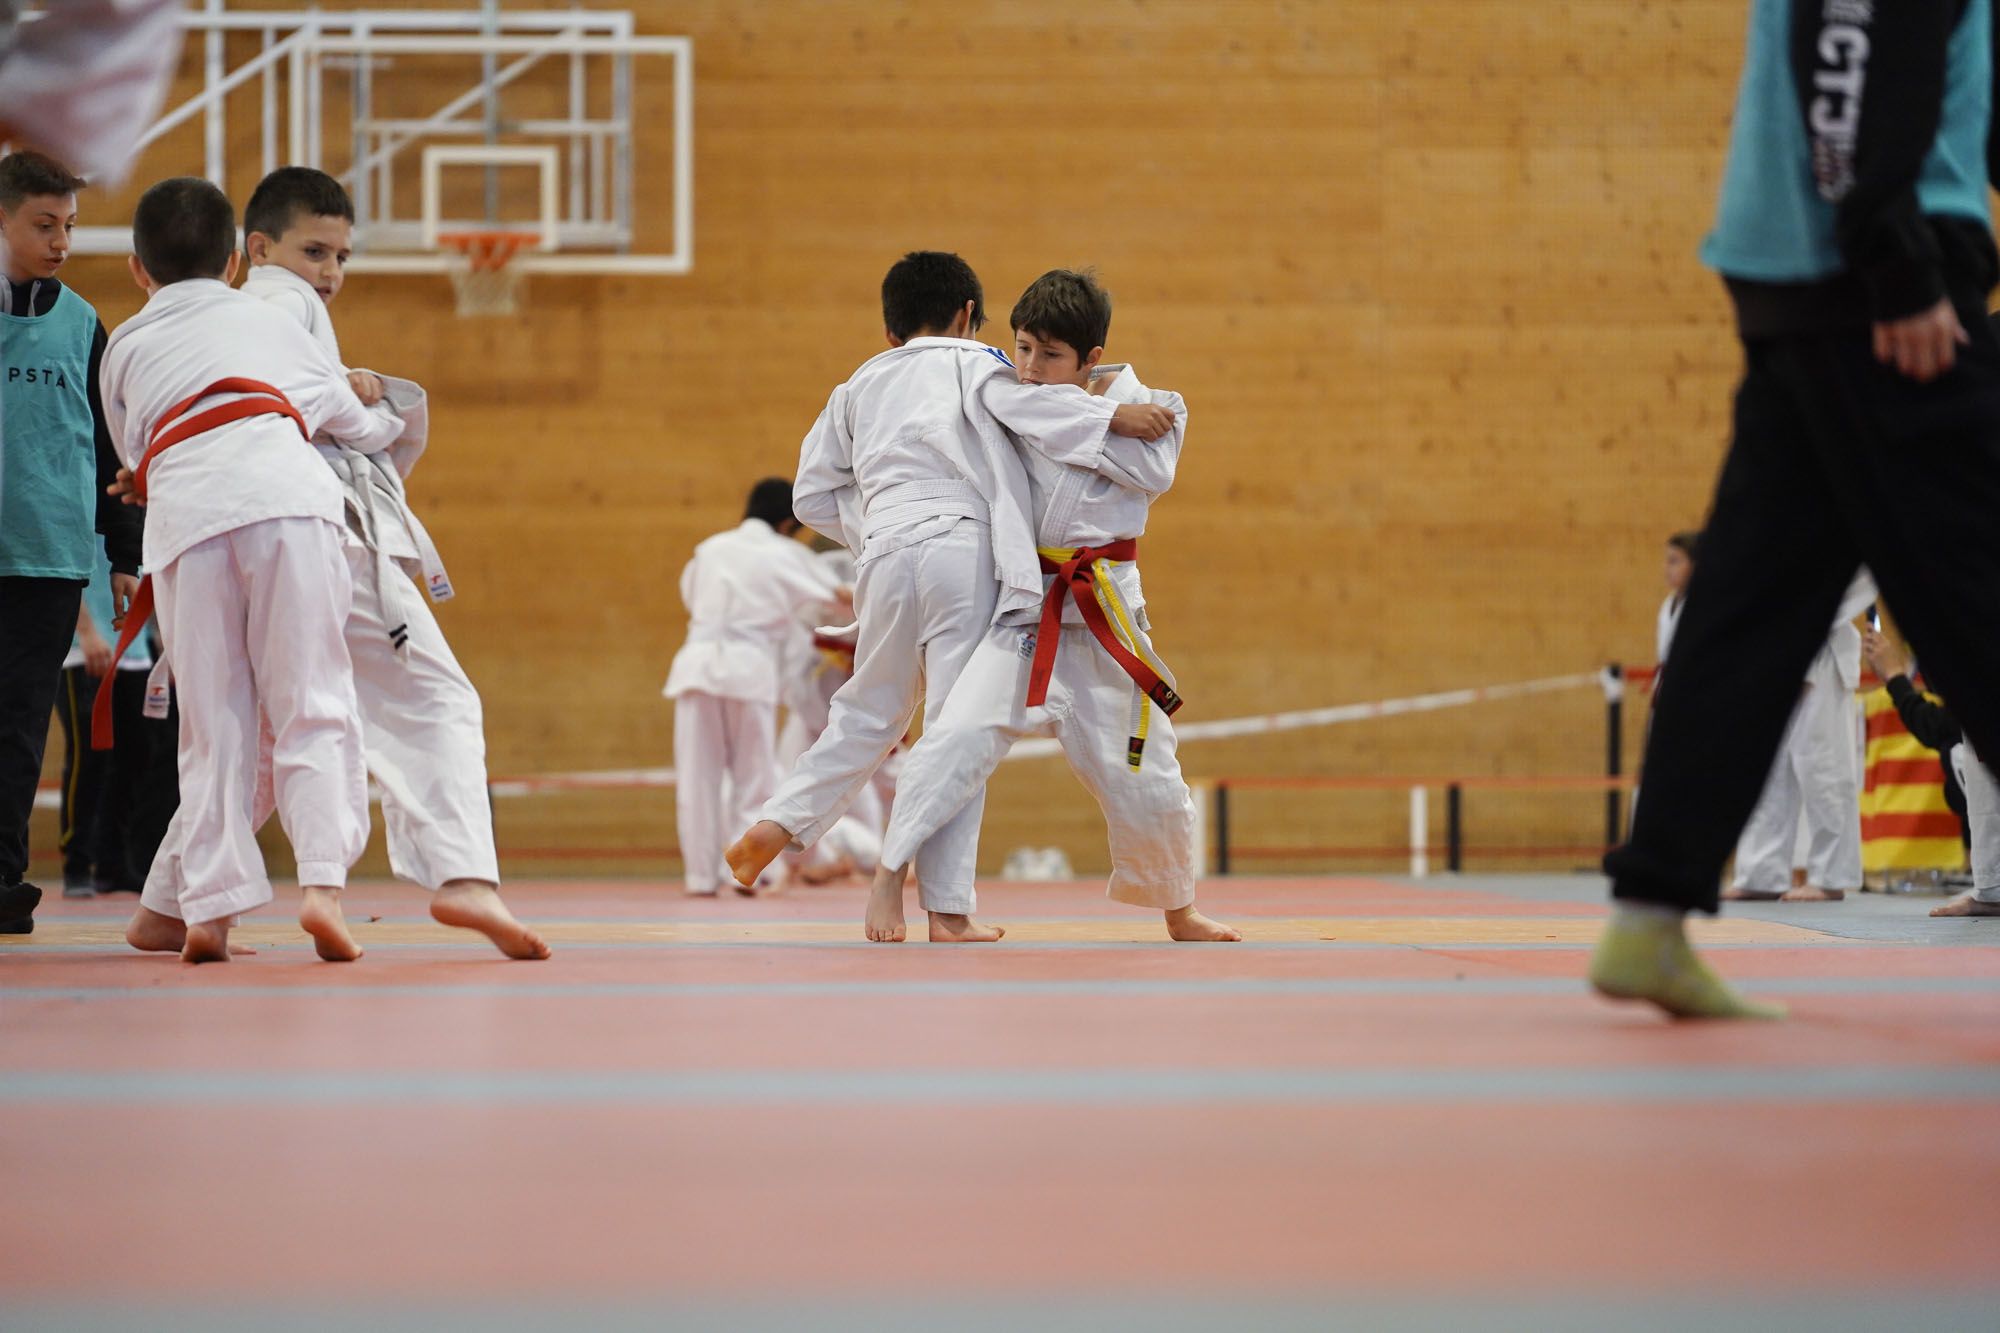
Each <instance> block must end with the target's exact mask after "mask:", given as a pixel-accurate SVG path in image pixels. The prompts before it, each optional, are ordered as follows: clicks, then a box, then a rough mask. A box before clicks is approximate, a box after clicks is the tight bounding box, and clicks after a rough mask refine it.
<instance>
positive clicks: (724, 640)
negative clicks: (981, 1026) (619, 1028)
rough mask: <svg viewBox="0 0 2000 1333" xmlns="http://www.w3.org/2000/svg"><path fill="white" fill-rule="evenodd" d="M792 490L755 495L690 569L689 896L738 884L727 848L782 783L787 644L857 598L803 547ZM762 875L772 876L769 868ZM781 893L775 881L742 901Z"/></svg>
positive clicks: (684, 829) (685, 738)
mask: <svg viewBox="0 0 2000 1333" xmlns="http://www.w3.org/2000/svg"><path fill="white" fill-rule="evenodd" d="M799 529H800V524H799V521H798V519H797V518H795V517H793V515H792V484H791V483H790V482H788V481H786V480H784V479H783V478H782V477H770V478H766V479H765V480H763V481H760V482H758V483H757V484H756V486H754V487H752V488H751V491H750V499H749V502H748V503H747V504H746V505H745V506H744V510H743V521H742V523H740V524H738V525H737V526H736V527H734V528H731V529H729V531H727V532H721V533H717V534H716V535H715V536H713V537H710V538H708V539H707V540H706V541H704V542H702V543H701V545H699V546H697V547H696V548H695V551H694V558H693V559H692V560H690V561H688V563H687V567H686V568H685V569H683V570H682V571H681V601H682V603H683V604H685V605H686V607H687V610H688V632H687V639H686V641H685V642H684V643H683V644H682V645H681V649H680V651H679V652H678V653H676V654H674V663H673V667H672V669H671V670H670V671H669V672H668V674H667V685H666V690H665V693H666V696H667V698H669V699H671V700H673V701H674V800H675V806H676V810H677V813H678V815H679V819H680V842H681V864H682V874H683V876H684V879H685V883H686V888H687V892H688V893H690V894H693V895H694V896H696V897H703V898H710V897H714V896H715V895H716V893H718V892H719V891H720V890H721V888H722V885H723V883H724V882H725V881H726V880H727V879H728V878H729V868H728V866H727V865H726V864H725V863H724V861H723V856H722V853H723V848H724V847H725V846H727V845H728V842H729V839H730V837H731V836H733V835H734V834H735V833H737V832H738V831H740V830H741V829H743V828H746V827H748V825H749V824H750V822H751V821H752V820H753V819H755V818H756V813H757V811H758V809H759V808H761V807H762V806H763V804H764V802H766V801H768V800H769V799H770V798H771V792H772V789H773V788H775V787H776V786H777V782H778V748H777V747H778V694H779V673H780V663H781V660H782V658H783V656H784V654H785V648H786V641H787V640H788V639H789V638H791V637H792V636H793V635H795V634H796V633H797V632H798V627H799V623H800V621H801V619H802V618H806V617H807V616H808V614H809V613H812V614H814V615H816V614H817V613H818V612H820V611H821V610H822V609H824V608H825V607H826V606H827V604H829V603H832V604H834V605H835V606H836V607H837V609H838V610H839V611H841V612H842V613H843V614H842V616H841V618H842V619H844V618H845V614H844V613H846V612H848V611H851V609H852V606H853V598H852V593H851V590H850V589H848V588H847V587H846V586H845V585H844V584H843V583H842V582H841V581H840V578H839V575H838V574H837V573H836V572H835V570H834V567H833V566H832V565H830V564H828V563H827V562H825V561H822V560H818V559H815V558H814V556H813V553H812V551H811V550H810V549H809V548H808V547H807V546H806V545H805V544H804V543H803V542H800V541H799V540H797V533H798V532H799ZM760 869H761V867H760ZM777 886H778V880H777V878H776V876H775V875H773V874H771V873H768V872H766V873H763V874H762V875H760V876H759V877H758V878H757V879H755V880H753V881H752V882H751V883H748V884H738V885H737V891H738V892H739V893H745V894H753V893H756V892H757V891H758V890H759V889H760V888H762V889H765V890H769V889H772V888H775V887H777Z"/></svg>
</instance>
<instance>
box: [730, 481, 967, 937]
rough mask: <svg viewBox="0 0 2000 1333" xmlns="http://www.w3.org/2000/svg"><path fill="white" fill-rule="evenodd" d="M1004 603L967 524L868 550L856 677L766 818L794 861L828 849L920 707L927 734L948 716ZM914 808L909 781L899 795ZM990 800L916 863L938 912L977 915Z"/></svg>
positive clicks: (922, 893)
mask: <svg viewBox="0 0 2000 1333" xmlns="http://www.w3.org/2000/svg"><path fill="white" fill-rule="evenodd" d="M998 598H999V583H998V581H997V580H996V579H995V578H994V575H993V551H992V536H991V533H990V532H989V530H988V528H987V525H986V524H985V523H984V522H982V521H980V520H977V519H970V518H962V519H959V520H958V521H957V522H956V523H954V524H952V525H951V526H950V527H949V528H947V529H945V530H944V531H942V532H940V533H937V534H936V535H934V536H929V537H925V538H923V539H921V540H918V541H914V542H911V543H910V544H909V545H906V546H901V547H897V548H895V549H891V550H886V551H884V552H883V553H881V554H880V555H870V554H869V553H868V552H867V550H866V547H865V546H864V548H863V553H862V560H861V564H860V567H859V569H858V570H857V573H856V578H855V586H854V606H855V610H856V612H857V614H858V615H859V617H860V626H861V629H860V637H859V641H858V642H857V643H856V645H855V651H854V677H853V679H851V680H849V681H848V682H847V683H846V684H845V685H843V686H841V687H840V689H839V691H838V692H836V693H835V694H834V696H833V703H832V706H831V708H830V709H829V711H828V717H827V725H826V730H825V731H824V732H822V733H821V735H820V738H819V739H818V740H817V741H815V742H814V743H813V745H812V747H811V748H810V749H808V750H807V751H806V752H805V753H804V754H803V755H801V756H800V757H799V762H798V764H797V766H796V767H795V768H794V769H793V770H792V772H791V774H790V776H788V777H787V778H786V779H785V780H784V781H783V782H782V783H780V784H779V786H778V792H777V795H776V796H774V797H772V799H771V801H770V803H769V804H767V805H766V806H765V807H764V809H763V812H762V814H761V816H760V817H761V818H764V819H768V820H771V821H773V822H774V823H776V824H778V825H779V826H780V827H782V828H784V829H785V830H786V831H787V832H789V833H790V834H791V835H792V846H793V850H795V851H803V850H805V849H806V848H807V847H810V846H811V845H812V844H813V843H814V842H816V841H818V840H819V838H820V836H821V835H822V834H824V833H825V832H826V831H827V830H828V829H829V828H831V827H832V826H833V824H834V823H835V822H836V821H837V820H839V819H840V817H841V815H842V813H843V812H844V811H845V810H846V809H847V807H848V804H849V802H851V801H852V800H853V799H854V797H855V796H856V794H857V793H859V792H860V791H861V790H862V788H864V787H865V786H867V785H868V782H869V779H870V778H871V777H872V776H873V775H874V773H875V771H876V770H877V768H879V767H880V766H881V764H882V762H883V760H884V759H886V758H887V757H888V755H889V753H890V751H891V750H893V749H894V748H895V747H896V745H897V743H898V742H900V741H901V740H902V739H903V736H904V733H905V732H907V731H908V729H909V725H910V719H911V717H912V716H913V714H914V713H915V710H916V704H917V696H918V695H919V694H920V693H921V694H922V695H923V699H924V725H925V727H926V728H928V727H929V726H931V725H932V723H934V722H935V721H936V720H937V718H938V715H939V713H940V712H941V710H942V709H943V707H944V704H945V700H946V698H947V697H948V696H949V695H950V693H951V691H952V689H953V687H954V683H955V682H956V681H957V680H958V676H959V672H961V671H962V670H964V668H965V664H966V662H967V661H969V660H970V659H971V657H972V653H973V649H975V648H976V647H978V646H979V642H980V640H981V639H983V638H984V637H985V635H986V630H987V628H988V626H989V625H991V623H992V621H993V610H994V606H995V603H996V602H997V601H998ZM908 797H909V786H908V779H907V776H906V777H905V778H904V779H903V782H902V784H901V785H900V786H899V789H898V792H897V797H896V800H897V803H898V805H900V804H901V803H902V802H903V801H904V800H907V799H908ZM985 808H986V793H985V790H984V788H981V789H980V790H979V791H977V792H976V793H974V794H973V795H971V796H970V797H969V798H967V799H966V800H964V801H962V802H961V803H960V808H959V809H958V813H957V814H956V815H954V816H953V817H952V818H951V819H949V820H946V821H945V822H944V823H943V824H942V825H940V826H939V827H938V829H937V831H936V833H935V834H933V835H932V837H931V838H930V839H929V841H927V842H926V843H925V844H924V845H923V846H922V848H920V849H919V850H918V851H917V852H916V854H915V858H914V859H915V863H916V873H917V882H918V891H919V899H920V901H921V902H922V904H923V908H924V910H925V911H927V912H951V913H970V912H972V911H973V910H974V908H975V906H976V902H977V898H976V895H975V892H974V888H973V880H974V877H975V874H976V871H977V863H978V859H979V824H980V820H981V819H982V818H983V816H984V814H985Z"/></svg>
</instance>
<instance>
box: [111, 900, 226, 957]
mask: <svg viewBox="0 0 2000 1333" xmlns="http://www.w3.org/2000/svg"><path fill="white" fill-rule="evenodd" d="M230 924H232V925H233V924H235V919H234V918H231V919H230ZM187 934H188V931H187V923H186V922H184V921H182V920H181V919H180V918H179V917H172V916H167V915H166V914H165V913H162V912H155V911H154V910H153V909H152V908H150V907H141V908H140V909H139V910H138V911H136V912H134V913H133V914H132V919H131V921H129V922H128V923H126V926H125V942H126V943H127V944H129V945H131V946H132V947H133V948H135V949H139V950H142V951H144V952H146V953H179V952H180V951H181V950H182V949H184V948H186V947H187ZM229 952H230V953H231V954H232V955H233V956H235V957H237V958H247V957H249V956H250V955H252V954H254V953H256V952H257V951H256V950H255V949H253V948H251V947H250V946H249V945H247V944H232V945H230V946H229Z"/></svg>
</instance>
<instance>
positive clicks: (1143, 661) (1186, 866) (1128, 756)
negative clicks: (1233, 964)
mask: <svg viewBox="0 0 2000 1333" xmlns="http://www.w3.org/2000/svg"><path fill="white" fill-rule="evenodd" d="M1010 322H1011V323H1012V324H1013V326H1014V365H1015V368H1016V369H1017V370H1018V371H1019V372H1020V377H1021V382H1022V383H1023V384H1034V385H1047V386H1057V385H1069V386H1074V387H1076V388H1079V389H1086V388H1087V389H1088V390H1090V391H1091V392H1096V393H1101V394H1103V395H1104V396H1105V397H1106V398H1109V399H1111V400H1112V401H1114V402H1137V403H1151V404H1153V405H1155V406H1157V407H1160V408H1162V409H1165V410H1166V411H1168V412H1171V413H1172V414H1173V418H1174V426H1173V429H1172V430H1171V431H1169V432H1168V433H1167V435H1166V436H1164V437H1163V438H1161V439H1160V440H1159V441H1158V442H1157V443H1154V444H1142V443H1139V442H1137V441H1135V440H1129V439H1122V438H1119V437H1117V436H1107V437H1105V438H1104V439H1103V440H1102V441H1100V442H1098V444H1097V445H1095V446H1093V447H1091V448H1087V449H1081V450H1073V451H1068V452H1058V451H1054V450H1049V449H1046V448H1043V447H1041V446H1039V445H1036V444H1033V443H1030V444H1029V446H1028V448H1027V449H1026V450H1025V459H1026V463H1027V468H1028V487H1029V490H1030V492H1031V493H1032V496H1033V505H1034V519H1035V541H1036V543H1037V546H1038V548H1039V552H1040V557H1041V563H1042V570H1043V573H1044V574H1045V575H1046V576H1047V580H1048V589H1047V592H1046V594H1045V598H1044V601H1043V612H1042V620H1041V623H1040V625H1039V627H1037V628H1035V629H1029V630H1023V629H1018V628H1009V627H1006V626H995V627H994V628H993V629H991V630H989V631H988V632H987V634H986V636H985V637H984V638H983V639H982V640H981V641H980V643H979V646H978V647H977V648H976V649H974V651H973V653H972V658H971V660H970V661H969V662H967V663H966V666H965V670H964V672H963V673H962V674H961V675H960V676H959V678H958V684H957V685H956V686H955V687H954V688H953V689H952V692H951V696H950V697H949V698H948V699H946V700H945V704H944V708H943V710H942V711H941V712H940V713H939V715H938V717H937V719H936V721H935V722H934V723H932V724H931V725H928V726H926V727H925V728H924V734H923V738H922V739H921V740H919V741H918V742H917V744H916V748H915V749H913V750H912V751H911V752H910V756H909V759H908V760H907V761H906V762H905V766H904V769H903V774H902V779H901V784H900V786H899V788H898V795H897V799H896V806H895V810H894V812H893V813H892V814H891V816H890V819H889V832H888V835H887V836H886V838H885V839H884V841H883V848H882V859H881V862H880V866H879V868H878V869H877V871H876V880H875V896H876V898H877V899H879V900H881V901H882V902H883V903H887V902H900V901H901V900H902V896H903V879H904V877H905V876H906V875H907V874H908V873H909V864H910V860H911V856H912V854H913V852H914V851H915V849H916V848H918V847H920V846H922V845H923V843H924V841H925V840H926V839H927V838H929V837H930V836H931V835H932V834H933V832H934V831H935V830H936V829H938V828H939V827H941V826H942V825H943V824H945V823H946V822H948V821H949V820H950V819H951V818H953V817H954V816H955V815H956V813H957V812H958V811H959V809H960V808H961V807H963V806H964V804H965V803H966V802H967V801H968V800H970V799H971V798H972V797H973V795H974V794H975V793H977V792H978V791H980V790H981V789H982V788H983V787H984V786H985V784H986V779H987V778H988V777H990V776H991V775H992V772H993V770H994V768H995V767H997V766H998V765H999V763H1000V761H1001V759H1002V758H1004V757H1005V756H1006V753H1007V751H1008V749H1009V747H1011V746H1012V745H1013V743H1014V742H1015V741H1017V740H1020V739H1021V738H1023V737H1025V736H1032V735H1035V734H1038V733H1041V734H1048V733H1053V734H1054V735H1055V737H1056V739H1057V741H1058V742H1060V744H1061V745H1062V747H1063V753H1064V754H1065V755H1066V756H1067V757H1068V759H1069V764H1070V768H1071V769H1072V770H1073V771H1074V772H1075V773H1076V775H1077V777H1078V778H1079V779H1081V780H1082V782H1083V784H1084V786H1086V787H1088V788H1089V789H1090V794H1091V795H1092V796H1094V797H1096V798H1097V804H1098V807H1099V808H1100V809H1101V810H1103V812H1104V822H1105V825H1106V828H1107V829H1108V831H1109V834H1110V840H1111V862H1112V871H1111V882H1110V885H1109V888H1108V890H1107V891H1108V893H1109V894H1110V896H1111V897H1112V898H1113V899H1114V900H1116V901H1118V902H1122V903H1130V904H1132V905H1134V906H1138V907H1151V908H1155V909H1158V910H1159V911H1161V912H1164V913H1165V914H1166V923H1167V934H1168V935H1169V936H1171V937H1172V938H1174V939H1176V940H1240V939H1242V938H1243V937H1242V935H1240V934H1239V933H1237V931H1236V930H1235V929H1233V928H1232V927H1229V926H1225V925H1223V924H1221V923H1220V922H1216V921H1211V920H1210V919H1209V918H1207V917H1206V916H1203V915H1202V914H1201V913H1200V912H1199V911H1197V910H1196V909H1195V905H1194V895H1195V881H1196V879H1197V878H1198V875H1199V870H1198V867H1197V865H1196V856H1197V852H1196V848H1195V827H1196V825H1195V809H1194V798H1193V796H1192V794H1191V793H1190V792H1189V791H1188V785H1187V782H1186V781H1185V780H1184V779H1183V778H1182V777H1181V768H1180V761H1179V759H1178V758H1177V757H1176V755H1175V746H1174V729H1173V722H1172V721H1171V719H1170V718H1169V717H1168V714H1167V712H1166V709H1165V708H1164V707H1163V706H1162V705H1161V703H1160V702H1158V700H1165V701H1166V702H1167V704H1168V705H1170V706H1178V703H1177V699H1176V697H1175V696H1174V694H1173V686H1172V678H1171V677H1170V676H1169V675H1168V673H1167V669H1166V667H1165V666H1163V665H1162V664H1161V662H1160V660H1159V658H1158V656H1157V655H1156V654H1155V653H1154V651H1153V645H1152V641H1151V638H1150V637H1149V633H1148V631H1149V629H1150V626H1149V625H1148V623H1147V619H1146V597H1145V591H1144V589H1143V588H1142V587H1141V586H1140V582H1139V565H1138V558H1139V551H1138V544H1139V538H1140V537H1142V536H1143V535H1144V534H1145V530H1146V514H1147V511H1148V510H1149V509H1150V507H1151V506H1152V503H1153V502H1154V501H1155V500H1157V499H1159V498H1160V496H1162V495H1164V494H1165V493H1166V492H1167V489H1168V488H1169V487H1171V486H1172V485H1173V482H1174V472H1175V469H1176V468H1177V466H1178V465H1179V462H1180V454H1181V444H1182V439H1183V432H1184V430H1185V427H1186V423H1187V405H1186V404H1185V403H1183V402H1182V401H1181V397H1180V395H1179V394H1176V393H1168V392H1165V391H1162V390H1156V389H1148V388H1146V387H1145V386H1144V385H1143V384H1141V383H1140V382H1139V379H1138V376H1136V375H1135V374H1133V372H1132V368H1131V367H1130V366H1106V365H1101V364H1100V362H1102V360H1103V357H1104V343H1105V339H1106V337H1107V336H1108V335H1109V333H1110V330H1111V298H1110V296H1109V295H1108V294H1107V293H1106V292H1105V291H1104V289H1103V288H1102V287H1100V286H1099V285H1098V284H1097V282H1096V280H1095V279H1094V278H1093V277H1091V276H1090V275H1089V274H1087V273H1076V272H1072V271H1070V270H1067V269H1057V270H1055V271H1053V272H1050V273H1045V274H1043V275H1042V276H1041V277H1039V278H1037V279H1035V281H1034V282H1033V283H1031V284H1030V285H1029V287H1028V289H1027V290H1026V291H1025V292H1023V293H1022V294H1021V299H1020V301H1019V302H1017V303H1016V304H1015V306H1014V311H1013V314H1012V316H1011V319H1010ZM1045 391H1050V390H1045Z"/></svg>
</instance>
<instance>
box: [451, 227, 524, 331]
mask: <svg viewBox="0 0 2000 1333" xmlns="http://www.w3.org/2000/svg"><path fill="white" fill-rule="evenodd" d="M541 239H542V238H541V237H540V236H537V235H536V234H535V233H533V232H528V231H454V232H440V233H439V234H438V238H437V241H438V245H439V246H440V247H442V248H443V249H444V251H445V252H446V254H447V255H448V256H449V259H450V264H451V267H450V269H449V272H450V273H451V285H452V290H453V291H455V292H456V293H457V294H458V313H459V317H460V318H477V317H481V316H488V315H512V314H514V313H516V312H517V311H519V310H520V308H521V280H522V279H523V278H525V277H526V276H527V275H526V274H525V273H523V272H522V271H521V269H520V266H519V265H517V264H515V263H514V259H515V257H516V256H517V255H519V254H520V253H521V251H523V250H528V249H532V248H533V247H535V246H537V245H539V244H540V243H541Z"/></svg>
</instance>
